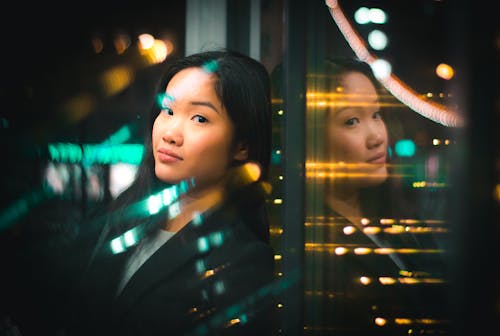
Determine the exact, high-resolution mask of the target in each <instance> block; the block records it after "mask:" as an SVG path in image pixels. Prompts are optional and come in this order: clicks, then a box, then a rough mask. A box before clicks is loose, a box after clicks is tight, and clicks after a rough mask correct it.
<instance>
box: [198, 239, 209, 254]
mask: <svg viewBox="0 0 500 336" xmlns="http://www.w3.org/2000/svg"><path fill="white" fill-rule="evenodd" d="M209 248H210V244H209V243H208V239H207V237H200V238H198V251H199V252H201V253H203V252H207V251H208V249H209Z"/></svg>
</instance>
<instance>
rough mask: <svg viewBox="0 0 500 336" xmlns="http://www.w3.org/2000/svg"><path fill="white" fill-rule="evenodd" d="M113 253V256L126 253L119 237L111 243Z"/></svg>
mask: <svg viewBox="0 0 500 336" xmlns="http://www.w3.org/2000/svg"><path fill="white" fill-rule="evenodd" d="M111 251H112V252H113V254H118V253H121V252H123V251H125V248H124V247H123V244H122V241H121V237H117V238H115V239H113V240H112V241H111Z"/></svg>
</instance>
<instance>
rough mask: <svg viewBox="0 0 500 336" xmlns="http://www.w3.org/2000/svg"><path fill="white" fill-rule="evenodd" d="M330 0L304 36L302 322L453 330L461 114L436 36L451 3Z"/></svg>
mask: <svg viewBox="0 0 500 336" xmlns="http://www.w3.org/2000/svg"><path fill="white" fill-rule="evenodd" d="M326 3H327V6H323V7H322V6H318V7H315V8H310V11H311V13H315V15H316V16H315V21H314V24H312V25H311V27H312V29H311V30H310V31H309V32H308V37H309V38H310V40H309V41H312V43H311V44H310V45H308V46H307V48H308V52H309V55H311V57H310V60H309V62H308V77H307V110H306V119H307V127H306V146H307V153H306V198H305V199H306V200H307V201H306V218H305V223H304V229H305V244H304V252H305V272H304V286H305V288H304V303H305V306H304V334H306V335H376V334H381V335H396V334H397V335H403V334H405V335H411V334H447V333H448V332H449V329H450V312H449V305H448V303H449V302H448V295H449V289H450V285H449V280H450V278H449V276H450V274H449V266H450V265H449V260H448V259H447V253H448V252H449V247H450V239H451V238H452V235H453V232H452V229H451V228H452V225H451V223H450V222H449V220H448V218H449V213H450V208H449V206H450V202H448V200H449V199H450V193H452V180H451V179H452V173H453V171H452V170H451V165H452V163H453V164H454V165H456V164H457V162H460V160H461V149H462V143H461V140H462V137H461V135H462V131H463V126H464V118H463V116H462V114H461V112H460V108H461V106H460V102H459V101H457V100H456V99H455V97H456V96H457V94H458V92H457V90H458V89H457V82H456V76H454V73H455V72H456V73H458V74H459V75H460V69H457V68H456V64H455V63H454V57H453V56H454V55H453V54H452V53H451V51H452V50H451V49H450V48H449V46H448V45H447V44H446V43H440V44H439V43H436V40H437V39H439V40H441V39H444V40H446V33H447V32H446V31H445V29H444V26H443V22H446V20H447V19H448V18H447V16H446V15H449V14H450V11H449V10H447V8H446V6H447V5H448V4H447V3H446V2H440V1H425V2H424V1H404V4H403V2H400V1H399V2H398V1H384V2H376V3H374V2H373V1H372V2H369V1H338V2H337V1H327V2H326ZM328 6H330V7H328ZM415 27H416V28H415Z"/></svg>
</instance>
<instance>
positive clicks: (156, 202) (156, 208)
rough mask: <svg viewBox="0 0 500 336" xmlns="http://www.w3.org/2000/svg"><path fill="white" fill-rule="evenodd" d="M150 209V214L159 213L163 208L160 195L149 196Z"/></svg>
mask: <svg viewBox="0 0 500 336" xmlns="http://www.w3.org/2000/svg"><path fill="white" fill-rule="evenodd" d="M147 204H148V211H149V214H150V215H154V214H157V213H158V212H160V210H161V208H162V201H161V197H159V195H151V196H149V198H148V202H147Z"/></svg>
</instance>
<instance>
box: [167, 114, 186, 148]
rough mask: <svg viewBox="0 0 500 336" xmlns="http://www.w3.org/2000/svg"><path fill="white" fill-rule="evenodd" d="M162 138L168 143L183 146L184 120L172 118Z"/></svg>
mask: <svg viewBox="0 0 500 336" xmlns="http://www.w3.org/2000/svg"><path fill="white" fill-rule="evenodd" d="M162 139H163V141H165V142H166V143H168V144H171V145H175V146H182V144H183V142H184V136H183V132H182V122H181V121H180V120H171V122H170V123H169V124H168V125H166V127H165V131H164V133H163V137H162Z"/></svg>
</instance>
